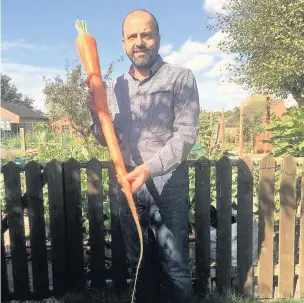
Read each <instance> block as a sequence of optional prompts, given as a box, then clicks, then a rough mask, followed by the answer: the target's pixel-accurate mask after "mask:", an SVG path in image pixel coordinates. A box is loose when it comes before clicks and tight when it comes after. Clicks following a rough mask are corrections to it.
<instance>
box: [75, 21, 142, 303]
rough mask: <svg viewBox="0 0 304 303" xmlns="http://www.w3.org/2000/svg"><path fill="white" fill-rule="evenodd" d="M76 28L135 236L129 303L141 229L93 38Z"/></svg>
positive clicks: (84, 29)
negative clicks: (134, 228)
mask: <svg viewBox="0 0 304 303" xmlns="http://www.w3.org/2000/svg"><path fill="white" fill-rule="evenodd" d="M76 29H77V31H78V36H77V39H76V48H77V51H78V53H79V56H80V59H81V61H82V64H83V66H84V69H85V71H86V73H87V76H88V82H89V86H90V87H91V88H93V89H94V94H95V100H96V106H97V114H98V119H99V122H100V125H101V128H102V132H103V134H104V136H105V140H106V142H107V145H108V148H109V153H110V157H111V159H112V161H113V163H114V167H115V170H116V175H117V178H118V181H119V183H120V184H121V187H122V190H123V192H124V194H125V195H126V198H127V200H128V204H129V207H130V210H131V212H132V215H133V219H134V221H135V224H136V227H137V231H138V235H139V240H140V255H139V260H138V264H137V269H136V275H135V281H134V287H133V292H132V300H131V302H132V303H133V300H134V294H135V289H136V282H137V277H138V271H139V267H140V264H141V261H142V256H143V236H142V230H141V227H140V224H139V218H138V214H137V211H136V207H135V203H134V200H133V195H132V191H131V186H130V184H129V181H128V180H127V179H126V178H125V176H126V174H127V171H126V167H125V164H124V161H123V158H122V155H121V152H120V148H119V145H118V141H117V138H116V134H115V131H114V126H113V123H112V119H111V116H110V113H109V109H108V105H107V97H106V91H105V88H104V85H103V80H102V76H101V69H100V64H99V57H98V51H97V43H96V39H95V38H94V37H93V36H92V35H90V34H88V32H87V27H86V23H85V22H84V21H80V20H77V21H76Z"/></svg>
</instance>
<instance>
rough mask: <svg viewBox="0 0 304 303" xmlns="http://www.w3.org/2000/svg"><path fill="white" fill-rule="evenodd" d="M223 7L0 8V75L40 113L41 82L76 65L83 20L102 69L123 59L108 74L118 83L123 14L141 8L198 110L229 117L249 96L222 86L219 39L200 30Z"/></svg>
mask: <svg viewBox="0 0 304 303" xmlns="http://www.w3.org/2000/svg"><path fill="white" fill-rule="evenodd" d="M223 1H225V0H191V1H174V0H166V1H164V0H162V1H160V0H153V1H152V0H136V1H133V0H129V1H126V2H125V1H121V0H120V1H119V0H110V1H96V0H88V1H87V2H85V1H83V0H82V1H79V0H73V1H70V0H65V1H61V2H59V1H58V0H52V1H37V0H26V1H20V0H6V1H5V0H4V1H2V36H1V61H2V62H1V71H2V73H5V74H7V75H8V76H10V77H11V78H12V83H13V84H15V85H16V87H17V88H18V90H19V91H20V92H21V93H23V94H26V95H28V96H29V97H32V98H33V99H34V106H35V107H36V108H38V109H40V110H43V111H44V110H45V107H44V94H43V92H42V90H43V88H44V85H45V82H44V80H43V77H46V78H48V79H52V78H54V77H55V76H56V75H60V76H61V77H64V75H65V70H64V69H65V65H66V64H67V62H68V64H69V65H70V66H72V65H73V64H75V62H76V61H75V59H76V58H77V51H76V47H75V40H76V37H77V31H76V29H75V21H76V20H77V19H82V20H85V21H86V23H87V28H88V31H89V33H90V34H92V35H93V36H94V37H95V38H96V40H97V44H98V51H99V58H100V64H101V67H102V69H106V68H107V67H108V66H109V64H110V63H111V62H112V61H115V60H116V59H119V58H120V57H123V59H124V60H123V62H119V63H117V65H116V67H115V71H114V74H113V76H114V77H118V76H119V75H121V74H123V73H125V72H126V71H127V70H128V68H129V66H130V61H129V59H128V57H127V56H126V55H125V52H124V49H123V46H122V43H121V38H122V37H121V24H122V21H123V19H124V17H125V16H126V15H127V14H128V13H129V12H130V11H132V10H134V9H138V8H143V9H146V10H148V11H150V12H151V13H153V14H154V16H155V17H156V19H157V20H158V23H159V27H160V34H161V49H160V54H161V56H162V58H163V60H164V61H166V62H168V63H172V64H176V65H180V66H184V67H187V68H190V69H191V70H192V71H193V73H194V75H195V78H196V81H197V85H198V89H199V97H200V105H201V108H202V109H205V110H214V111H216V110H221V108H222V107H224V108H225V110H226V109H227V110H229V109H232V108H234V107H235V106H238V105H239V104H240V102H242V101H243V100H244V99H245V98H247V97H248V96H249V95H250V92H248V91H244V90H243V89H242V88H241V87H239V86H237V85H236V84H232V83H229V82H228V81H227V80H225V79H227V70H226V69H225V64H226V63H228V62H229V61H230V60H232V58H231V56H229V55H227V54H225V53H223V52H221V51H220V50H219V49H218V47H217V44H218V42H220V41H221V39H223V37H224V36H223V34H222V33H221V32H216V31H211V30H209V29H207V25H208V19H207V14H210V13H212V12H214V11H217V12H221V6H222V3H223ZM85 3H87V4H85ZM189 3H191V5H190V4H189Z"/></svg>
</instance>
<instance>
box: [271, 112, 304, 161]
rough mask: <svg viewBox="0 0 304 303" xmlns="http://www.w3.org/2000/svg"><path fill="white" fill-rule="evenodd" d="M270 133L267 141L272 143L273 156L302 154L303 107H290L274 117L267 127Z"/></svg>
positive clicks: (303, 143)
mask: <svg viewBox="0 0 304 303" xmlns="http://www.w3.org/2000/svg"><path fill="white" fill-rule="evenodd" d="M268 130H269V132H270V133H271V134H272V136H271V138H270V139H269V140H268V141H267V142H269V143H271V144H272V145H273V150H272V151H271V154H272V155H273V156H274V157H279V156H281V157H285V156H287V155H292V156H293V157H303V156H304V107H300V108H296V107H290V108H288V109H287V111H286V112H285V113H284V114H283V115H282V117H280V118H279V117H276V118H275V119H273V121H272V123H271V124H270V126H269V128H268Z"/></svg>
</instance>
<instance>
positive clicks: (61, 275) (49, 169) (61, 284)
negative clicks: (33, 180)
mask: <svg viewBox="0 0 304 303" xmlns="http://www.w3.org/2000/svg"><path fill="white" fill-rule="evenodd" d="M45 170H46V176H47V178H46V179H47V184H48V198H49V209H50V234H51V254H52V274H53V290H54V293H55V294H56V295H61V294H63V293H64V292H65V291H66V289H67V288H66V287H67V285H66V284H67V263H66V262H67V255H66V227H65V203H64V191H63V170H62V164H61V163H60V162H59V161H57V160H52V161H50V162H48V163H47V164H46V169H45Z"/></svg>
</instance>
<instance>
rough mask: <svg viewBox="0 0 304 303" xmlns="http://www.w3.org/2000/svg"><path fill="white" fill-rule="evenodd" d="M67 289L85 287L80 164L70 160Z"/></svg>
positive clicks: (66, 184) (66, 164) (67, 169)
mask: <svg viewBox="0 0 304 303" xmlns="http://www.w3.org/2000/svg"><path fill="white" fill-rule="evenodd" d="M63 176H64V200H65V225H66V254H67V284H68V285H67V287H68V289H70V290H76V289H77V290H80V289H82V288H83V286H84V285H85V275H84V255H83V237H82V210H81V183H80V163H79V162H78V161H76V160H75V159H74V158H70V159H69V160H68V161H66V162H64V163H63Z"/></svg>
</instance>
